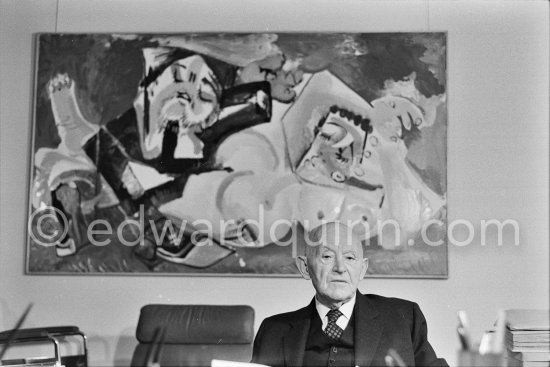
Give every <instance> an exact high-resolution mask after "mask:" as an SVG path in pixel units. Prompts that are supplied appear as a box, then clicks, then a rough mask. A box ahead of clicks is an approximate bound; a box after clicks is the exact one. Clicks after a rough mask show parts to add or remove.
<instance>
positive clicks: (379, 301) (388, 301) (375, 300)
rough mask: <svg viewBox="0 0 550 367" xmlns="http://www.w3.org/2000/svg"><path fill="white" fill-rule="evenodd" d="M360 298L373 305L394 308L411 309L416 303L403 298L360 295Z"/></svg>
mask: <svg viewBox="0 0 550 367" xmlns="http://www.w3.org/2000/svg"><path fill="white" fill-rule="evenodd" d="M360 296H361V297H364V298H366V299H367V300H368V301H369V302H371V303H372V304H373V305H384V306H387V305H391V306H396V307H412V306H414V305H415V304H416V302H413V301H409V300H406V299H403V298H397V297H385V296H381V295H378V294H370V293H369V294H360Z"/></svg>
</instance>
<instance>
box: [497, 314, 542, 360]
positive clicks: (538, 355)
mask: <svg viewBox="0 0 550 367" xmlns="http://www.w3.org/2000/svg"><path fill="white" fill-rule="evenodd" d="M505 345H506V352H507V359H508V366H510V367H549V366H550V313H549V311H548V310H508V311H506V331H505Z"/></svg>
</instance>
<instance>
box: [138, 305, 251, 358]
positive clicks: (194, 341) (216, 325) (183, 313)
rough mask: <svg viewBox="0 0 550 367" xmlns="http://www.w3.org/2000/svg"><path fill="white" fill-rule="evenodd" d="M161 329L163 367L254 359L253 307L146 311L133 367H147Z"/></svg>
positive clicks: (141, 319)
mask: <svg viewBox="0 0 550 367" xmlns="http://www.w3.org/2000/svg"><path fill="white" fill-rule="evenodd" d="M159 328H160V329H161V330H162V329H163V330H164V336H163V343H164V344H163V345H162V349H161V353H160V357H159V362H160V365H161V366H162V367H169V366H178V367H183V366H196V367H200V366H210V363H211V360H212V359H225V360H231V361H238V362H248V361H250V358H251V356H252V342H253V340H254V309H253V308H252V307H250V306H217V305H146V306H144V307H142V309H141V312H140V315H139V321H138V325H137V329H136V338H137V340H138V341H139V345H138V346H137V347H136V349H135V351H134V355H133V357H132V366H133V367H145V365H146V359H147V351H148V350H149V349H150V347H151V343H152V342H153V340H154V338H155V333H156V332H157V331H158V330H159Z"/></svg>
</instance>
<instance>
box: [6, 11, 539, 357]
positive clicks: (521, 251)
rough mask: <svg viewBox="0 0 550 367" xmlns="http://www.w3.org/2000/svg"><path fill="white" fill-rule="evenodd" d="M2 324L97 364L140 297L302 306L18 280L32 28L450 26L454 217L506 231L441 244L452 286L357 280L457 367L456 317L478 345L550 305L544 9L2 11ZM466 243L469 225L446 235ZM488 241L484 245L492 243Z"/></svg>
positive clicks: (125, 284)
mask: <svg viewBox="0 0 550 367" xmlns="http://www.w3.org/2000/svg"><path fill="white" fill-rule="evenodd" d="M0 4H1V6H0V14H1V21H2V23H1V32H0V37H1V42H2V43H1V47H0V55H1V78H0V83H1V95H0V123H1V145H0V147H1V171H0V177H1V179H0V183H1V204H0V210H1V216H0V224H1V227H0V229H1V230H0V233H1V234H0V329H8V328H11V327H12V326H13V324H14V323H15V321H16V319H17V317H18V316H19V315H20V313H21V312H22V310H23V309H24V307H25V306H26V305H27V303H28V302H29V301H32V302H34V309H33V311H32V313H31V314H30V316H29V318H28V320H27V323H26V326H27V327H31V326H43V325H58V324H76V325H79V326H80V327H81V329H83V330H84V331H85V332H86V333H87V334H88V336H89V337H90V357H91V361H92V364H93V365H113V364H117V365H121V364H122V365H124V364H127V363H128V360H129V359H130V357H131V352H132V350H133V346H134V344H133V343H134V337H133V332H134V328H135V325H136V321H137V317H138V312H139V308H140V307H141V306H142V305H144V304H147V303H151V302H165V303H214V304H218V303H226V304H250V305H252V306H253V307H254V308H255V310H256V318H257V321H256V327H258V326H259V322H260V321H261V320H262V319H263V318H264V317H266V316H268V315H271V314H274V313H277V312H280V311H286V310H291V309H294V308H298V307H300V306H302V305H304V304H305V303H306V302H308V300H309V299H310V297H311V296H312V291H311V288H310V286H309V284H308V283H307V282H305V281H303V280H301V279H284V278H274V279H272V278H200V277H196V278H185V277H153V276H151V277H131V276H27V275H24V273H23V272H24V256H25V225H26V220H25V215H26V200H27V199H26V195H27V191H26V190H27V186H26V182H27V181H28V161H29V152H30V148H29V143H28V142H29V136H30V118H31V114H30V111H31V90H32V50H31V33H33V32H54V31H57V32H114V31H127V32H186V31H218V30H224V31H283V30H284V31H319V30H338V31H362V32H368V31H448V41H449V50H448V56H449V67H448V79H449V107H450V111H449V141H448V146H449V150H448V179H449V186H448V207H449V220H450V221H453V220H456V219H468V220H470V221H472V222H473V223H479V221H480V220H482V219H492V218H495V219H499V220H504V219H508V218H510V219H515V220H517V221H518V222H519V224H520V245H519V246H514V245H513V238H512V237H510V236H506V237H505V238H504V243H505V244H504V246H501V247H497V246H496V245H495V241H496V239H495V238H490V239H489V241H488V242H489V244H488V245H487V246H485V247H482V246H480V237H479V232H480V227H479V225H476V227H475V232H476V233H477V234H476V236H475V238H474V240H473V243H472V244H471V245H468V246H464V247H459V246H451V247H450V253H449V265H450V276H449V279H448V280H421V279H416V280H411V279H367V280H365V281H363V282H362V284H361V286H360V289H361V291H363V292H372V293H380V294H383V295H389V296H398V297H403V298H408V299H412V300H415V301H417V302H418V303H419V304H420V305H421V307H422V309H423V310H424V312H425V314H426V315H427V319H428V323H429V326H430V334H431V335H430V336H431V341H432V344H433V345H434V347H435V349H436V350H437V351H438V352H439V354H441V355H442V356H444V357H446V358H447V359H448V360H449V361H450V362H454V360H455V354H456V350H457V349H458V341H457V338H456V336H455V331H454V330H455V326H456V317H455V312H456V310H457V309H465V310H466V311H468V313H469V315H470V319H471V322H472V324H473V331H474V333H475V334H477V335H480V333H481V332H482V331H483V330H484V329H485V328H488V327H490V326H491V324H492V322H493V321H494V317H495V315H496V311H497V310H498V309H499V308H510V307H534V308H547V307H548V302H549V264H548V261H549V260H548V257H549V251H548V248H549V243H548V240H549V232H548V223H549V215H548V204H549V202H548V191H549V180H548V166H549V159H548V157H549V155H548V135H549V128H548V125H549V123H548V97H549V96H548V91H549V89H548V88H549V84H548V44H549V37H548V10H549V9H548V2H546V1H483V2H481V1H480V2H476V1H473V2H466V1H407V2H404V1H343V2H337V1H317V2H315V3H314V2H313V1H310V0H302V1H294V2H293V1H269V2H259V1H251V0H250V1H242V0H239V1H233V2H231V3H229V2H223V1H216V0H208V1H202V2H199V1H193V2H191V1H175V0H174V1H162V2H161V1H136V0H126V1H121V0H118V1H113V0H104V1H70V0H60V1H59V2H56V1H54V0H35V1H22V0H13V1H7V0H0ZM453 234H454V235H455V238H456V239H457V240H463V239H465V238H466V237H467V235H468V233H467V230H466V227H465V226H464V225H461V226H457V227H456V228H455V231H454V232H453ZM491 241H493V242H491Z"/></svg>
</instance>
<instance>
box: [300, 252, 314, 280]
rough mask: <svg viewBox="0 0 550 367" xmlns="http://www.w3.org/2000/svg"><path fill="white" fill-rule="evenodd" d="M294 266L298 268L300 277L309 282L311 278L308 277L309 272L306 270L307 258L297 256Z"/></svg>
mask: <svg viewBox="0 0 550 367" xmlns="http://www.w3.org/2000/svg"><path fill="white" fill-rule="evenodd" d="M296 266H297V267H298V270H299V271H300V274H302V277H303V278H304V279H306V280H310V279H311V277H310V276H309V270H308V268H307V257H305V256H298V257H296Z"/></svg>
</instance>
